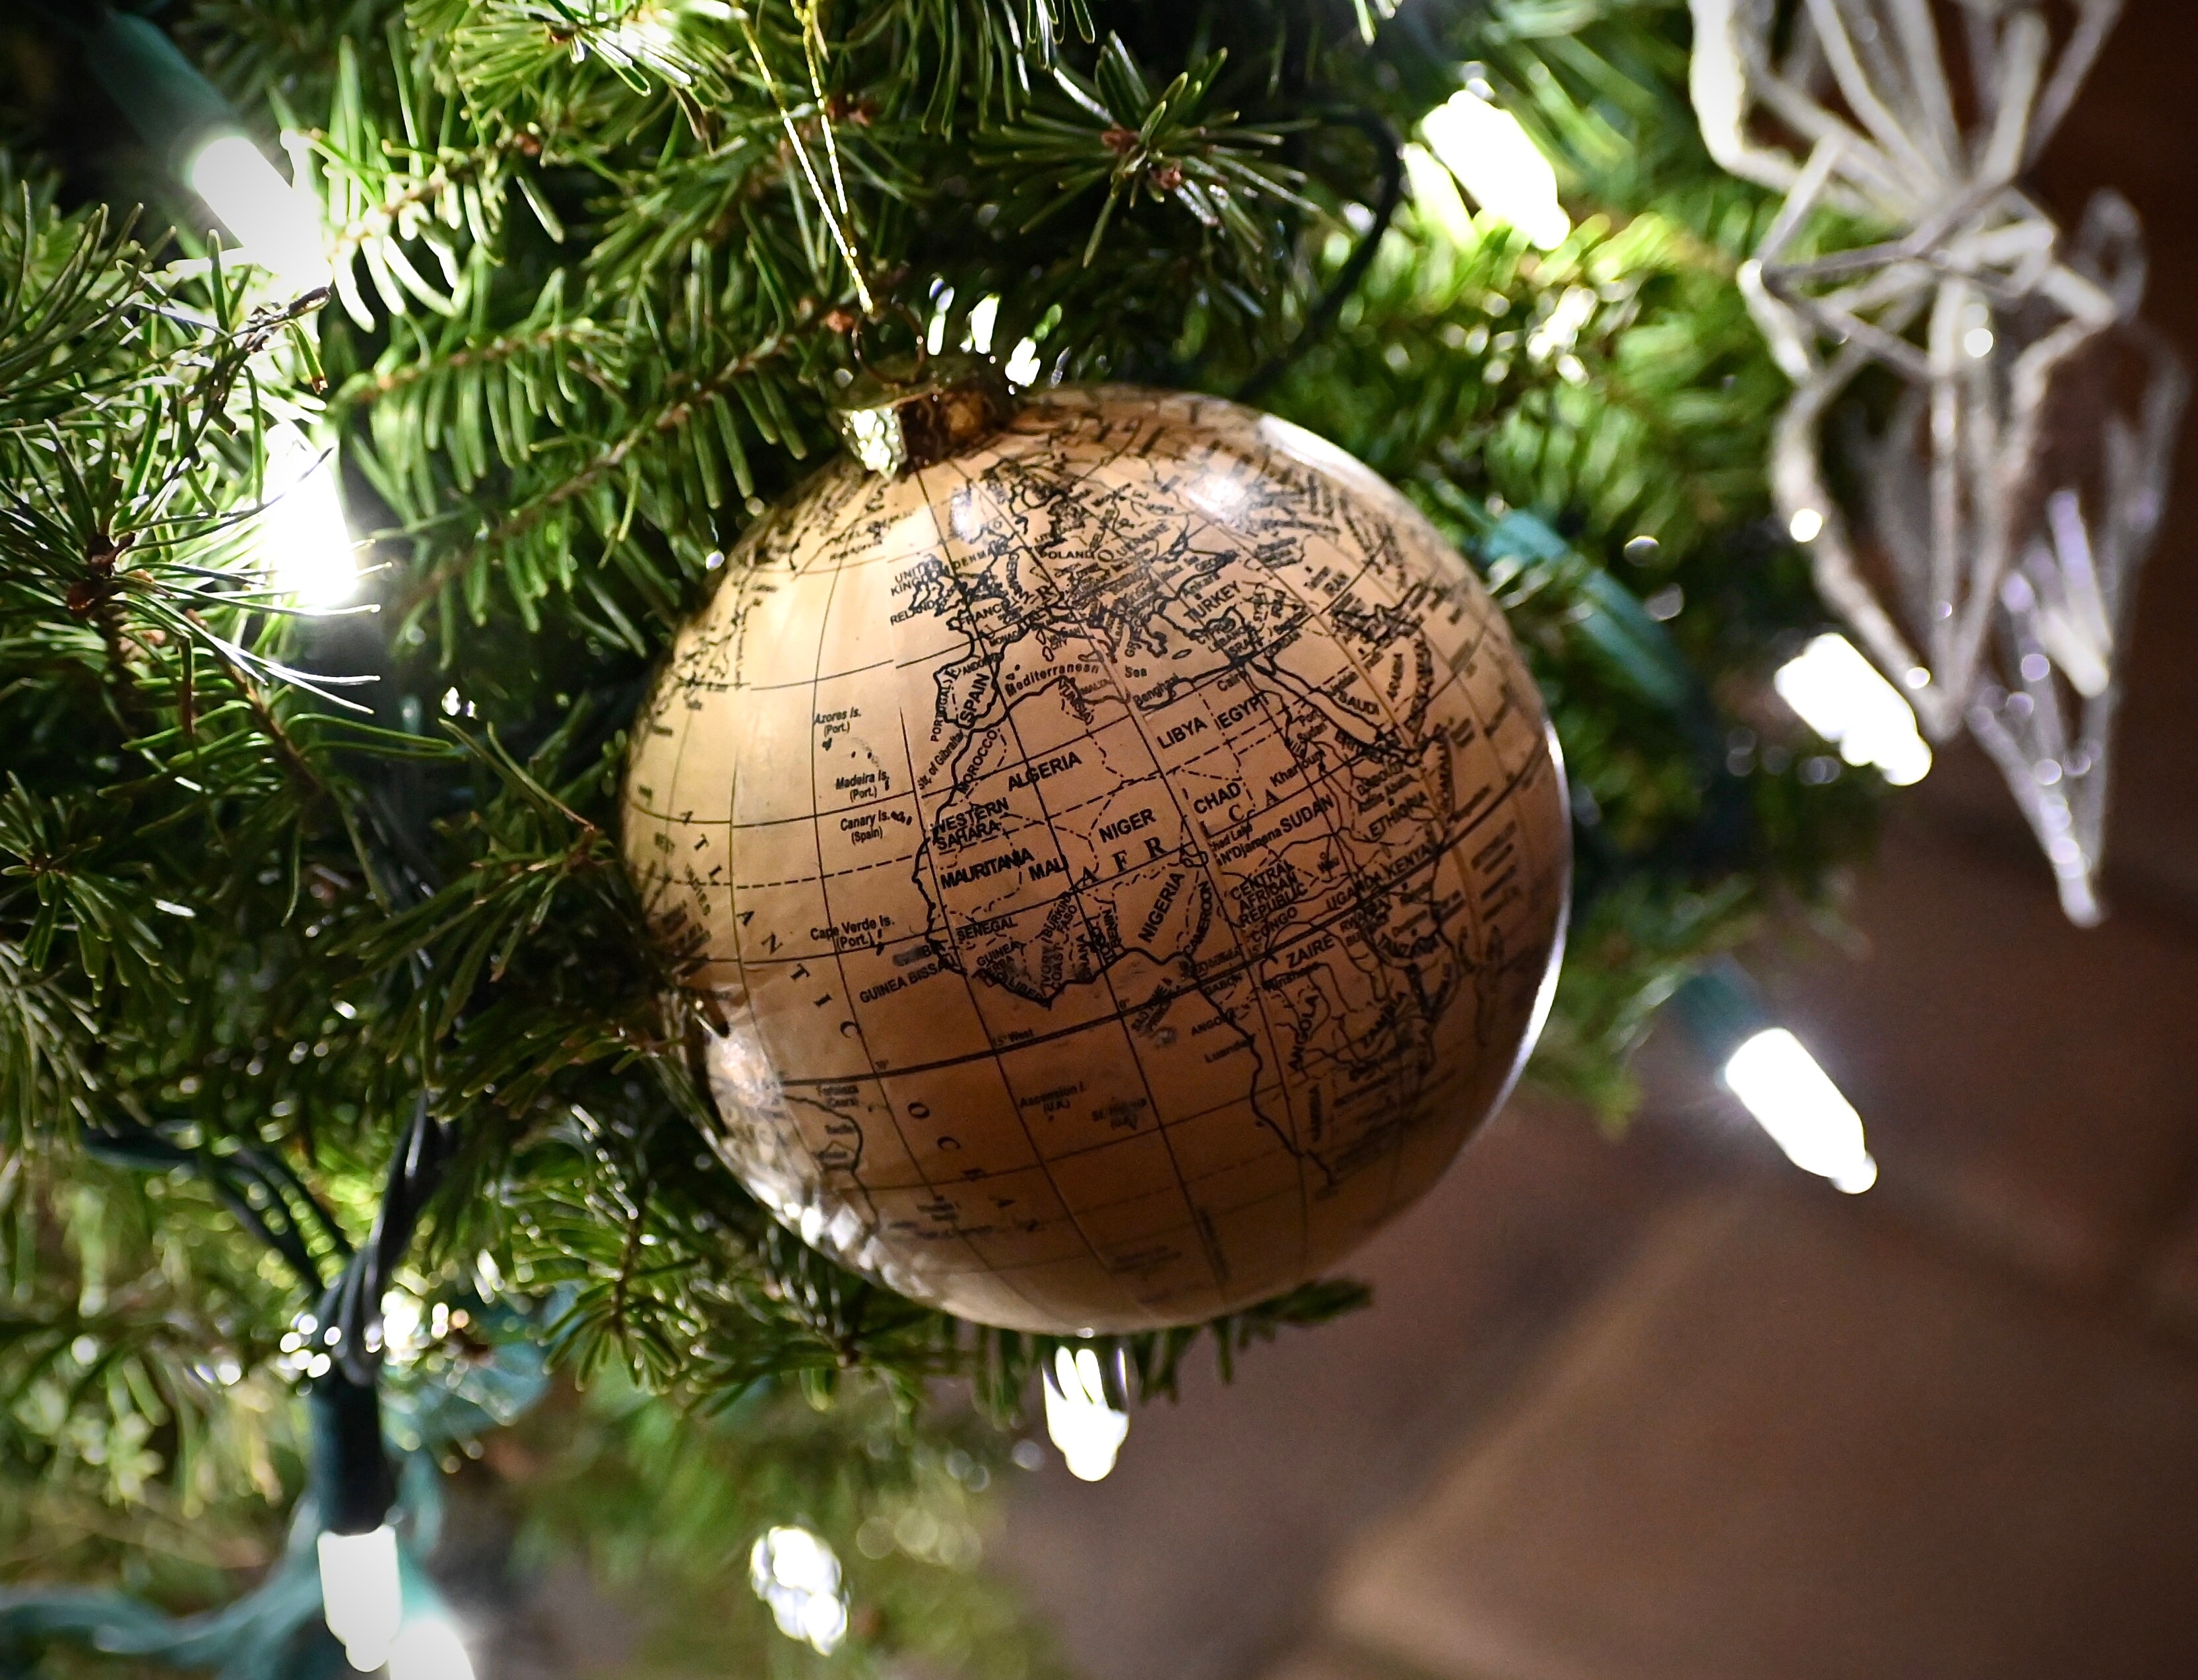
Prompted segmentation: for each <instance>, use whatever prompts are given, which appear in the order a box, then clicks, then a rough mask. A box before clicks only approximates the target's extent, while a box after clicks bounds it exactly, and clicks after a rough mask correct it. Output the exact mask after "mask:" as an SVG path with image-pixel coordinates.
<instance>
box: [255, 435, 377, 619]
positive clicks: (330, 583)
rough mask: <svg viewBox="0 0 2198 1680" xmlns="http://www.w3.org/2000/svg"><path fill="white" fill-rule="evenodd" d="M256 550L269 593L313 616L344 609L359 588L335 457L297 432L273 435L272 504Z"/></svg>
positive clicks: (269, 469)
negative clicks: (344, 604) (311, 613)
mask: <svg viewBox="0 0 2198 1680" xmlns="http://www.w3.org/2000/svg"><path fill="white" fill-rule="evenodd" d="M254 546H255V548H256V549H257V550H258V561H259V569H260V570H261V571H262V572H263V573H265V575H266V577H267V579H268V584H269V587H270V588H271V589H272V590H274V591H275V592H276V594H278V595H282V596H288V598H289V599H290V601H291V602H293V603H294V604H295V605H296V606H299V607H304V608H305V609H306V610H308V611H311V610H315V609H325V608H328V607H340V606H342V605H343V603H344V602H346V601H348V600H350V599H351V597H352V592H353V591H354V590H357V589H358V561H357V559H356V558H355V556H354V554H353V549H354V547H355V544H353V543H352V535H351V531H350V528H349V527H348V526H346V525H345V523H344V515H343V503H342V500H341V498H340V496H339V495H338V493H337V490H336V471H335V461H334V456H327V455H323V453H322V452H321V451H318V450H317V449H315V448H314V447H313V446H312V445H311V444H310V443H308V442H307V441H306V440H305V439H304V438H303V437H302V436H300V435H299V433H298V432H297V431H296V430H295V429H294V427H288V426H283V427H276V428H275V429H274V430H272V431H270V433H268V435H267V477H266V503H265V507H264V509H262V511H261V513H260V515H259V530H258V532H257V533H256V535H255V538H254Z"/></svg>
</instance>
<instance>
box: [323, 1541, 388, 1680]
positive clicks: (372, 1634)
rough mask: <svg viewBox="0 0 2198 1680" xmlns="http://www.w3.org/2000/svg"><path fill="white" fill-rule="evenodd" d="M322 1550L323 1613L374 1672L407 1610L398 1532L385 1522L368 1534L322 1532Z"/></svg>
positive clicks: (350, 1652)
mask: <svg viewBox="0 0 2198 1680" xmlns="http://www.w3.org/2000/svg"><path fill="white" fill-rule="evenodd" d="M319 1550H320V1557H321V1613H322V1616H323V1618H324V1619H326V1620H327V1622H328V1625H329V1632H330V1633H333V1634H334V1635H335V1636H336V1638H337V1639H338V1640H339V1641H340V1642H342V1645H343V1648H344V1654H345V1655H346V1657H348V1658H350V1659H351V1665H352V1667H353V1668H356V1669H358V1670H359V1671H361V1672H363V1673H365V1672H370V1671H373V1670H375V1669H377V1668H379V1667H381V1665H382V1663H383V1662H384V1661H385V1660H387V1658H388V1655H389V1651H390V1646H391V1644H392V1642H393V1641H394V1640H395V1639H396V1637H397V1629H398V1623H400V1622H401V1621H402V1620H403V1619H404V1585H403V1583H402V1581H401V1579H400V1578H399V1577H398V1570H397V1532H396V1531H395V1530H394V1529H392V1528H391V1527H390V1526H389V1525H388V1524H387V1523H384V1524H382V1525H381V1527H379V1528H377V1529H375V1530H373V1531H372V1532H370V1533H366V1534H323V1535H322V1536H321V1538H320V1543H319Z"/></svg>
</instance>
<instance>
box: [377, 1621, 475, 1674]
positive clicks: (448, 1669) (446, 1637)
mask: <svg viewBox="0 0 2198 1680" xmlns="http://www.w3.org/2000/svg"><path fill="white" fill-rule="evenodd" d="M389 1680H474V1660H473V1654H472V1653H470V1652H469V1651H468V1650H467V1649H466V1642H465V1640H464V1639H463V1638H462V1636H460V1634H459V1632H458V1625H457V1624H456V1622H454V1621H452V1620H451V1619H450V1618H449V1617H448V1616H446V1615H444V1614H443V1613H441V1612H440V1611H438V1610H429V1611H426V1612H423V1613H422V1614H419V1615H416V1616H407V1617H406V1618H405V1619H404V1627H403V1628H402V1629H400V1630H399V1631H398V1635H397V1637H396V1639H395V1640H394V1641H393V1642H392V1643H391V1645H390V1647H389Z"/></svg>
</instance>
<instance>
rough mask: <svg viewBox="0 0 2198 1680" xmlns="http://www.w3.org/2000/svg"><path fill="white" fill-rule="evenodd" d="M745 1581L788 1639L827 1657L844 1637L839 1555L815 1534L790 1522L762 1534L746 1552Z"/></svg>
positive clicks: (844, 1609) (845, 1599)
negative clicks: (767, 1608) (746, 1579)
mask: <svg viewBox="0 0 2198 1680" xmlns="http://www.w3.org/2000/svg"><path fill="white" fill-rule="evenodd" d="M748 1584H749V1585H750V1586H751V1587H753V1588H754V1589H755V1596H757V1597H758V1598H760V1599H761V1600H763V1602H765V1604H767V1605H769V1606H770V1615H771V1619H772V1620H773V1621H775V1622H776V1623H777V1624H778V1631H780V1632H781V1633H782V1634H784V1635H785V1636H787V1637H788V1639H799V1640H800V1641H802V1642H804V1643H805V1644H808V1645H810V1646H812V1647H814V1648H816V1650H817V1652H818V1653H819V1654H822V1655H824V1656H828V1657H829V1656H830V1655H831V1654H832V1652H833V1650H834V1648H836V1647H837V1646H838V1644H839V1643H840V1641H841V1640H842V1639H844V1638H846V1635H847V1598H846V1594H845V1593H843V1592H842V1591H841V1590H840V1558H839V1555H838V1554H837V1553H835V1552H834V1550H833V1549H832V1548H831V1546H830V1544H829V1543H828V1542H826V1541H825V1540H824V1539H823V1538H822V1537H821V1536H819V1535H815V1534H811V1532H809V1531H808V1530H807V1529H805V1528H796V1527H794V1526H790V1525H789V1526H785V1527H780V1528H774V1529H771V1530H770V1531H769V1532H767V1533H765V1534H764V1535H762V1536H761V1537H760V1538H759V1539H758V1540H757V1541H756V1543H755V1545H754V1546H753V1548H752V1549H750V1550H749V1552H748Z"/></svg>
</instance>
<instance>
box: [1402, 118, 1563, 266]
mask: <svg viewBox="0 0 2198 1680" xmlns="http://www.w3.org/2000/svg"><path fill="white" fill-rule="evenodd" d="M1420 132H1421V133H1422V135H1424V136H1425V137H1427V142H1428V149H1429V150H1430V151H1432V152H1433V154H1435V155H1436V156H1437V157H1439V158H1440V159H1441V160H1442V161H1443V164H1444V166H1445V167H1446V168H1448V169H1449V171H1450V172H1451V174H1452V175H1454V176H1456V177H1457V181H1458V184H1459V185H1460V186H1462V187H1463V188H1464V189H1465V190H1466V191H1467V192H1468V193H1469V194H1471V195H1473V201H1474V203H1476V204H1478V205H1479V206H1480V207H1481V209H1482V210H1484V211H1485V212H1487V213H1488V214H1489V215H1490V216H1492V217H1493V218H1495V219H1497V221H1499V222H1509V224H1511V225H1512V226H1513V227H1515V228H1516V229H1518V230H1519V231H1520V232H1521V233H1523V234H1524V235H1526V237H1527V239H1528V240H1529V241H1532V243H1533V244H1534V245H1536V246H1538V247H1540V248H1541V249H1542V250H1544V251H1551V250H1555V248H1556V247H1558V246H1560V245H1561V244H1563V243H1564V242H1565V237H1566V235H1568V234H1570V233H1571V232H1572V230H1573V224H1572V221H1571V218H1568V217H1567V215H1566V214H1565V212H1564V206H1561V204H1559V203H1558V202H1557V172H1556V171H1555V169H1554V168H1553V167H1551V166H1550V160H1548V159H1547V158H1545V157H1544V156H1543V155H1542V154H1541V151H1540V149H1539V148H1538V147H1536V145H1535V144H1534V142H1533V141H1532V138H1530V137H1528V135H1527V133H1526V130H1525V129H1524V128H1522V127H1521V126H1520V124H1519V119H1518V118H1516V117H1515V116H1513V115H1512V114H1511V113H1509V111H1506V110H1505V109H1503V107H1502V106H1500V105H1497V104H1494V103H1492V102H1491V101H1489V100H1488V99H1486V97H1484V96H1482V95H1481V94H1480V92H1479V91H1477V90H1475V89H1474V88H1465V89H1462V90H1460V91H1458V92H1457V93H1455V94H1452V95H1451V97H1450V99H1449V101H1448V102H1446V103H1445V104H1442V105H1439V106H1438V107H1436V108H1435V109H1433V110H1432V111H1430V112H1428V114H1427V115H1426V116H1425V117H1423V118H1422V119H1421V120H1420ZM1406 167H1407V168H1409V167H1410V159H1409V158H1408V159H1407V160H1406Z"/></svg>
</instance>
